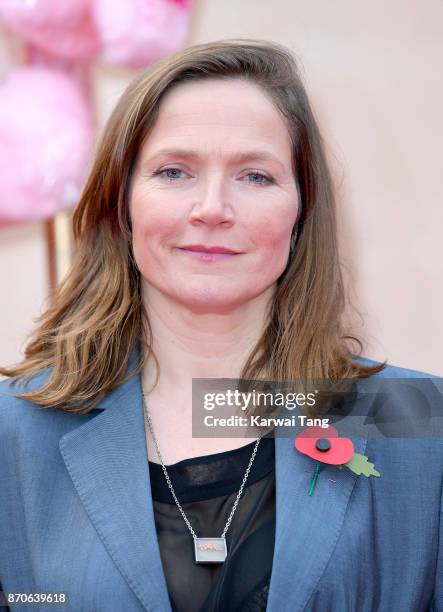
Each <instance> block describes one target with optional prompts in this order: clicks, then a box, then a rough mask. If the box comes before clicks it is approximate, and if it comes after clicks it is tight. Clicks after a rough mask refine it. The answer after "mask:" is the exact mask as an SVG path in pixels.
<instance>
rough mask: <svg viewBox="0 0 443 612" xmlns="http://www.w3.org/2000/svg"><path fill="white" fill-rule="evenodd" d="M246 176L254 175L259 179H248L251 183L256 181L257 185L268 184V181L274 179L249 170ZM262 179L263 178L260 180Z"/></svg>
mask: <svg viewBox="0 0 443 612" xmlns="http://www.w3.org/2000/svg"><path fill="white" fill-rule="evenodd" d="M246 176H254V177H258V178H259V179H260V180H259V181H249V182H252V183H256V184H257V185H268V184H270V183H273V182H274V181H273V180H272V179H271V178H269V177H268V176H265V175H264V174H260V172H250V173H249V174H247V175H246ZM261 179H264V180H261Z"/></svg>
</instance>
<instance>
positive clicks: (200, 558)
mask: <svg viewBox="0 0 443 612" xmlns="http://www.w3.org/2000/svg"><path fill="white" fill-rule="evenodd" d="M143 400H144V401H143V406H144V415H145V423H147V425H148V427H149V430H150V432H151V435H152V439H153V440H154V444H155V448H156V451H157V455H158V458H159V459H160V463H161V466H162V468H163V473H164V475H165V478H166V482H167V483H168V487H169V489H170V491H171V493H172V497H173V498H174V501H175V503H176V505H177V508H178V509H179V510H180V514H181V515H182V517H183V519H184V521H185V523H186V525H187V527H188V529H189V531H190V532H191V534H192V537H193V538H194V556H195V562H196V563H223V562H224V561H225V559H226V556H227V554H228V550H227V547H226V532H227V531H228V528H229V525H230V524H231V521H232V517H233V516H234V512H235V511H236V509H237V505H238V502H239V500H240V497H241V494H242V493H243V488H244V486H245V483H246V480H247V478H248V476H249V472H250V470H251V466H252V462H253V461H254V458H255V455H256V453H257V448H258V445H259V443H260V440H261V436H260V437H259V438H258V439H257V441H256V443H255V446H254V450H253V451H252V455H251V458H250V460H249V464H248V467H247V468H246V472H245V475H244V476H243V481H242V483H241V486H240V489H239V491H238V494H237V497H236V499H235V502H234V505H233V506H232V510H231V514H230V515H229V518H228V520H227V522H226V525H225V528H224V529H223V533H222V534H221V536H220V537H219V538H199V537H197V534H196V533H195V531H194V530H193V529H192V527H191V524H190V522H189V520H188V517H187V516H186V514H185V513H184V511H183V508H182V507H181V505H180V502H179V501H178V499H177V496H176V494H175V491H174V488H173V486H172V484H171V480H170V478H169V474H168V472H167V470H166V466H165V464H164V463H163V459H162V456H161V453H160V449H159V447H158V442H157V438H156V437H155V433H154V428H153V426H152V421H151V417H150V415H149V411H148V405H147V402H146V398H145V395H144V393H143Z"/></svg>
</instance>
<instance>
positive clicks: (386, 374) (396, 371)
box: [351, 354, 440, 378]
mask: <svg viewBox="0 0 443 612" xmlns="http://www.w3.org/2000/svg"><path fill="white" fill-rule="evenodd" d="M351 357H352V358H353V359H354V360H355V361H358V362H359V363H361V364H363V365H370V366H373V365H379V364H380V363H382V362H380V361H376V360H374V359H368V358H367V357H361V356H359V355H353V354H351ZM371 378H440V377H439V376H438V375H436V374H431V373H430V372H425V371H423V370H414V369H411V368H405V367H402V366H399V365H395V364H391V363H388V364H386V366H385V368H384V369H383V370H382V371H381V372H378V373H377V374H373V376H371Z"/></svg>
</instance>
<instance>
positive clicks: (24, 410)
mask: <svg viewBox="0 0 443 612" xmlns="http://www.w3.org/2000/svg"><path fill="white" fill-rule="evenodd" d="M49 374H50V371H49V369H45V370H41V371H40V372H38V374H36V375H35V376H33V377H32V379H31V380H30V381H29V383H28V384H27V385H24V384H23V383H22V382H21V381H20V380H16V381H14V379H12V378H5V379H2V380H0V431H2V430H3V428H4V427H5V426H6V425H7V423H8V422H13V421H14V420H17V419H21V418H23V417H24V416H25V415H26V414H28V413H30V412H34V411H36V410H39V409H40V407H39V406H37V405H36V404H34V403H33V402H31V401H29V400H26V399H24V398H21V397H17V394H20V393H28V392H30V391H35V390H36V389H38V388H39V387H41V386H42V385H43V384H44V382H45V381H46V379H47V378H48V376H49Z"/></svg>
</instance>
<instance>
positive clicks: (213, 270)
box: [129, 79, 299, 313]
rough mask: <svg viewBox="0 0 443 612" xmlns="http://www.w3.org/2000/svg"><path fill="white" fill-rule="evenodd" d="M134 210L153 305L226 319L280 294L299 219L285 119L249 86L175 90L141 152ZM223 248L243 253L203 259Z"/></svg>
mask: <svg viewBox="0 0 443 612" xmlns="http://www.w3.org/2000/svg"><path fill="white" fill-rule="evenodd" d="M129 208H130V216H131V221H132V229H133V249H134V256H135V260H136V262H137V265H138V268H139V270H140V273H141V274H142V277H143V281H144V293H145V295H147V296H148V299H149V292H150V291H151V292H160V293H162V294H163V295H164V296H167V297H168V298H170V299H172V300H174V301H176V302H179V303H181V304H182V305H184V306H186V307H188V308H189V309H190V310H192V311H195V312H199V313H211V312H214V313H216V312H220V313H222V312H228V311H229V310H232V309H233V308H238V307H240V306H242V305H245V304H246V303H247V302H249V301H250V300H254V298H257V297H258V296H260V295H261V294H263V292H266V291H267V290H269V291H272V289H273V287H274V286H275V282H276V280H277V279H278V277H279V276H280V275H281V273H282V272H283V270H284V269H285V266H286V263H287V259H288V254H289V247H290V236H291V231H292V228H293V226H294V223H295V221H296V219H297V215H298V209H299V202H298V196H297V187H296V182H295V178H294V176H293V172H292V163H291V142H290V137H289V133H288V130H287V127H286V125H285V123H284V121H283V119H282V117H281V116H280V114H279V112H278V111H277V109H276V108H275V107H274V105H273V104H272V102H271V101H270V100H269V99H268V98H267V97H266V96H265V95H264V94H263V93H262V91H261V90H260V89H259V88H258V86H256V85H254V84H251V83H247V82H245V81H241V80H234V79H231V80H229V81H222V80H214V79H213V80H208V81H195V82H188V83H181V84H179V85H177V86H175V88H174V89H171V90H170V91H169V92H168V93H167V94H166V95H165V97H164V98H163V100H162V102H161V106H160V110H159V115H158V119H157V120H156V123H155V124H154V126H153V128H152V130H151V132H150V133H149V134H148V137H147V138H146V139H145V142H144V144H143V146H142V148H141V150H140V153H139V157H138V160H137V167H136V169H135V173H134V176H133V180H132V184H131V192H130V199H129ZM214 247H217V248H216V249H215V250H216V251H217V250H218V251H222V250H223V249H225V250H227V249H229V250H231V251H234V253H230V254H226V253H225V254H222V253H220V252H218V253H208V252H202V249H205V248H206V249H208V248H212V249H213V248H214ZM199 250H200V252H197V251H199Z"/></svg>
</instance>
